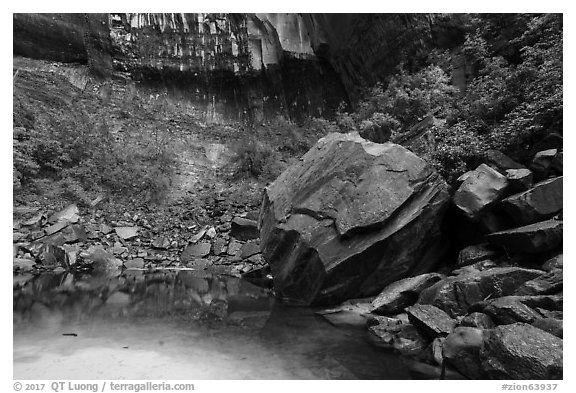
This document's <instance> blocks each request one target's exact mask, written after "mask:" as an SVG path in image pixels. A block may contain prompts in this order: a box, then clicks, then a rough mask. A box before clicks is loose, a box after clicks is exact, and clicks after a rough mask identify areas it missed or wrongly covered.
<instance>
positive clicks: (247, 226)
mask: <svg viewBox="0 0 576 393" xmlns="http://www.w3.org/2000/svg"><path fill="white" fill-rule="evenodd" d="M231 225H232V226H231V227H230V236H232V237H234V238H236V239H238V240H242V241H246V240H251V239H257V238H258V237H259V236H260V232H259V231H258V223H257V222H256V221H253V220H248V219H246V218H242V217H234V219H233V220H232V224H231Z"/></svg>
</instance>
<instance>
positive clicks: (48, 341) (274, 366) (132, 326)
mask: <svg viewBox="0 0 576 393" xmlns="http://www.w3.org/2000/svg"><path fill="white" fill-rule="evenodd" d="M362 334H363V332H362V330H354V329H349V330H346V329H338V328H336V327H334V326H332V325H330V324H328V323H327V322H326V321H325V320H324V319H323V318H321V317H319V316H317V315H315V314H314V313H313V310H310V309H303V308H291V307H285V306H282V305H281V304H276V303H275V302H274V298H273V297H272V296H271V294H270V292H269V290H267V289H264V288H260V287H257V286H255V285H252V284H250V283H248V282H246V281H244V280H242V279H239V278H236V277H229V276H224V275H216V274H210V273H206V272H201V271H184V270H180V271H169V270H160V271H155V272H144V271H125V272H124V273H123V274H122V275H120V276H110V275H100V276H96V275H88V274H78V273H76V274H72V273H60V274H55V273H51V274H42V275H40V276H36V277H33V276H28V277H23V276H18V277H15V280H14V377H15V378H19V379H26V378H32V379H33V378H44V379H54V378H69V379H76V378H77V379H82V378H85V379H92V378H110V379H114V378H119V379H122V378H127V379H131V378H133V379H148V378H152V379H154V378H157V379H162V378H167V379H168V378H172V379H356V378H361V379H408V378H411V375H410V374H409V372H408V371H407V370H406V369H405V367H404V366H403V363H402V361H399V360H400V358H399V357H397V356H396V355H393V354H390V353H385V352H378V351H376V350H374V349H373V348H372V347H370V346H369V345H367V344H366V343H365V341H364V340H363V337H362Z"/></svg>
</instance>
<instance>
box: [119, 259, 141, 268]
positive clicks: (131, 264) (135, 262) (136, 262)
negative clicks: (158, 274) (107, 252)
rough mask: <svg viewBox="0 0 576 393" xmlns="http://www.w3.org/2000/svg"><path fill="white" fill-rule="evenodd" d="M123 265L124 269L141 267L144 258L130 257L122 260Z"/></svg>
mask: <svg viewBox="0 0 576 393" xmlns="http://www.w3.org/2000/svg"><path fill="white" fill-rule="evenodd" d="M124 267H126V269H143V268H144V259H143V258H134V259H130V260H128V261H126V262H124Z"/></svg>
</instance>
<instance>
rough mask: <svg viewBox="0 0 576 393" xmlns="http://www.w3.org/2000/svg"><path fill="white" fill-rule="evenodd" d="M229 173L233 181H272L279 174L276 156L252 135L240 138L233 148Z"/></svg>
mask: <svg viewBox="0 0 576 393" xmlns="http://www.w3.org/2000/svg"><path fill="white" fill-rule="evenodd" d="M233 150H234V156H233V158H232V160H231V163H230V165H231V168H232V170H231V172H232V177H233V178H234V179H242V178H256V179H262V180H272V179H274V178H276V177H277V176H278V175H279V174H280V168H279V164H278V162H277V156H276V155H275V154H274V151H273V150H272V149H271V148H270V147H269V146H267V145H265V144H264V143H262V142H259V141H257V140H256V138H255V137H254V136H252V135H249V136H244V137H242V138H241V139H240V140H239V141H238V143H237V144H236V145H235V146H234V148H233Z"/></svg>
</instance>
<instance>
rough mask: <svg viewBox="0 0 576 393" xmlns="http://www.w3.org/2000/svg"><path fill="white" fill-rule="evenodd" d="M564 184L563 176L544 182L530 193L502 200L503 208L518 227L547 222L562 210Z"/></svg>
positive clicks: (536, 185) (526, 192)
mask: <svg viewBox="0 0 576 393" xmlns="http://www.w3.org/2000/svg"><path fill="white" fill-rule="evenodd" d="M562 183H563V176H560V177H555V178H552V179H548V180H544V181H542V182H540V183H537V184H535V185H534V187H532V188H531V189H529V190H528V191H525V192H522V193H520V194H516V195H512V196H511V197H508V198H506V199H504V200H502V202H501V203H502V207H503V208H504V210H505V211H506V212H507V213H508V214H509V215H510V216H511V217H512V218H513V219H514V221H515V222H516V223H517V224H518V225H527V224H534V223H535V222H538V221H542V220H545V219H547V218H550V217H552V216H554V215H555V214H556V213H558V212H559V211H560V210H562V207H563V201H562V189H563V187H562Z"/></svg>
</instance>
